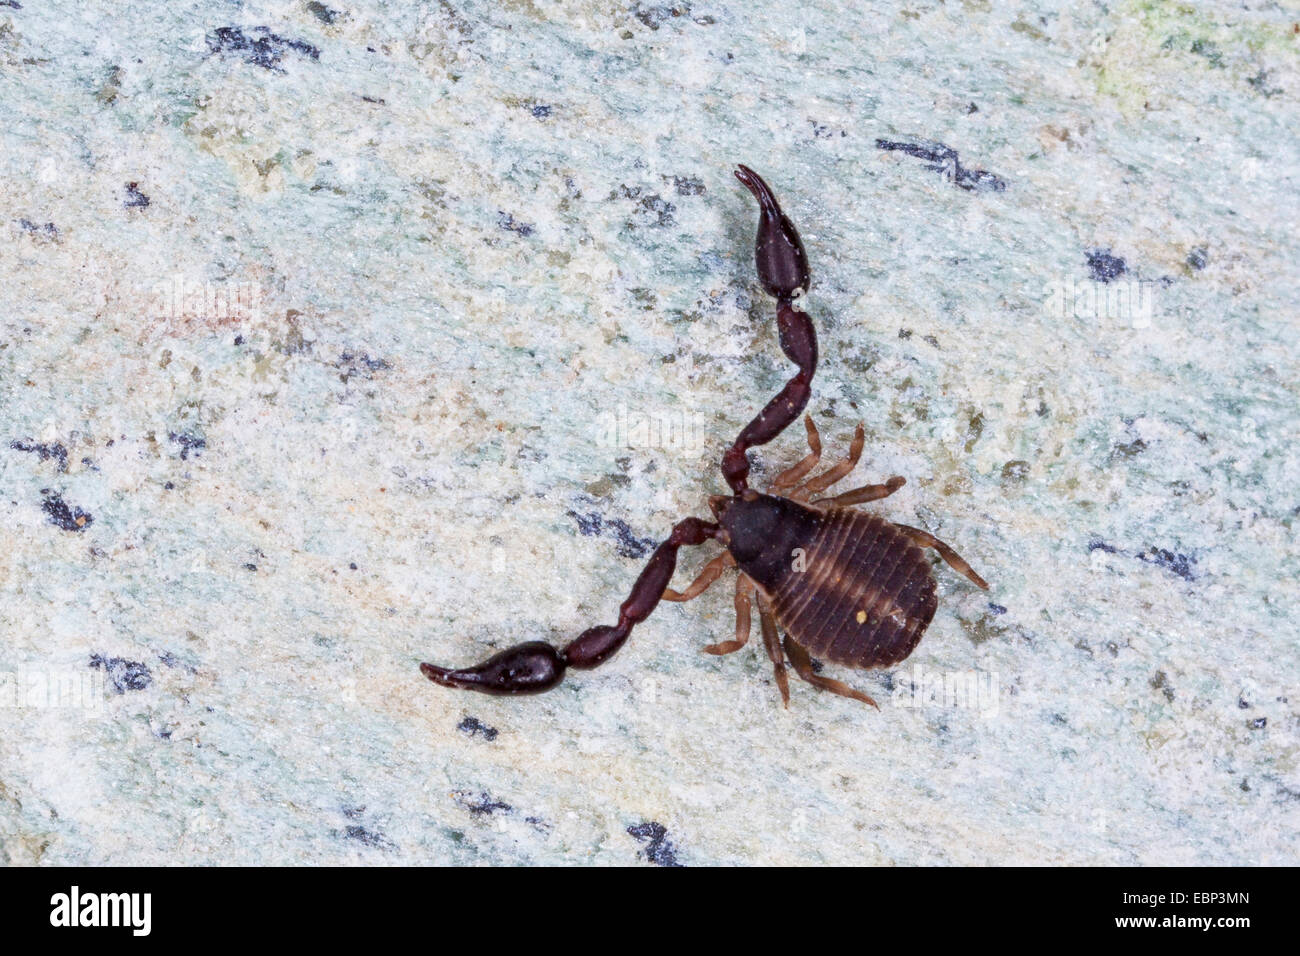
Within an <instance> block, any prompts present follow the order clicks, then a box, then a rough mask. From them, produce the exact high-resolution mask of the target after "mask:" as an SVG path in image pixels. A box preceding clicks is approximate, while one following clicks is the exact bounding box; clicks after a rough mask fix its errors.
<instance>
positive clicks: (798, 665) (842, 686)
mask: <svg viewBox="0 0 1300 956" xmlns="http://www.w3.org/2000/svg"><path fill="white" fill-rule="evenodd" d="M785 654H786V656H787V657H788V658H790V664H791V665H792V666H793V667H794V672H795V673H796V674H798V675H799V676H800V677H802V678H803V679H804V680H806V681H807V682H808V683H810V684H812V685H813V686H814V687H816V688H817V689H818V690H828V691H830V692H831V693H832V694H839V695H840V696H841V697H852V698H853V699H854V700H860V701H862V703H864V704H870V705H871V706H872V707H874V708H876V710H879V709H880V705H879V704H877V703H876V702H875V701H874V700H872V699H871V698H870V697H868V696H867V695H866V694H864V693H862V691H860V690H854V689H853V688H852V687H850V686H849V685H848V684H846V683H844V682H843V681H839V680H832V679H831V678H829V677H822V676H821V675H820V674H818V673H817V672H816V671H814V670H813V663H812V658H811V657H809V656H808V652H807V651H806V650H804V649H803V648H802V647H800V646H799V645H798V644H796V643H795V642H794V641H792V640H790V635H789V634H787V635H786V636H785Z"/></svg>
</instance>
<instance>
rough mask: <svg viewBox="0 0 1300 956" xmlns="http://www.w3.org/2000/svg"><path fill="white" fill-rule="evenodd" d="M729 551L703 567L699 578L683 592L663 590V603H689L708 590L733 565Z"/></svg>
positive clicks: (733, 561) (670, 589) (733, 560)
mask: <svg viewBox="0 0 1300 956" xmlns="http://www.w3.org/2000/svg"><path fill="white" fill-rule="evenodd" d="M735 563H736V562H735V559H734V558H732V556H731V552H730V551H723V552H722V553H721V554H720V555H718V556H717V557H716V558H714V559H713V560H712V561H710V562H709V563H708V564H706V565H705V566H704V570H702V571H701V572H700V576H699V577H697V578H696V579H695V580H694V581H692V582H691V586H690V587H688V588H687V589H686V590H685V591H674V590H673V589H672V588H664V593H663V600H665V601H689V600H691V599H693V598H697V597H699V596H700V595H701V594H703V593H704V592H705V591H707V590H708V589H709V585H710V584H712V583H713V582H714V581H716V580H718V578H719V577H721V575H722V572H723V571H725V570H727V568H729V567H731V566H732V565H733V564H735Z"/></svg>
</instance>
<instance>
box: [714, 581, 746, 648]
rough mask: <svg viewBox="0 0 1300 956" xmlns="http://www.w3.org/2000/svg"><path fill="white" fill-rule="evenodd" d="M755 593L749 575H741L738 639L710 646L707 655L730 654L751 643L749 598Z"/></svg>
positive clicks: (737, 609) (738, 592)
mask: <svg viewBox="0 0 1300 956" xmlns="http://www.w3.org/2000/svg"><path fill="white" fill-rule="evenodd" d="M753 593H754V582H753V581H752V580H751V579H750V577H749V575H747V574H742V575H740V577H738V578H737V579H736V639H735V640H734V641H721V642H719V643H717V644H710V645H709V646H708V647H706V648H704V653H705V654H719V655H721V654H730V653H732V652H733V651H738V650H740V649H741V648H742V647H744V646H745V645H746V644H748V643H749V632H750V626H749V606H750V605H749V596H750V595H751V594H753Z"/></svg>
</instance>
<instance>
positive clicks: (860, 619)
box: [858, 611, 867, 624]
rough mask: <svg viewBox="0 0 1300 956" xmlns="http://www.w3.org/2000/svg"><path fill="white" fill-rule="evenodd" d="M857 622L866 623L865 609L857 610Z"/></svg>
mask: <svg viewBox="0 0 1300 956" xmlns="http://www.w3.org/2000/svg"><path fill="white" fill-rule="evenodd" d="M858 623H859V624H866V623H867V612H866V611H859V612H858Z"/></svg>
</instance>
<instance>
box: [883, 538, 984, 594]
mask: <svg viewBox="0 0 1300 956" xmlns="http://www.w3.org/2000/svg"><path fill="white" fill-rule="evenodd" d="M895 527H896V528H898V529H899V530H900V531H906V532H907V536H908V537H909V538H911V539H912V540H913V541H915V542H916V543H917V544H919V545H921V546H922V547H925V548H934V550H936V551H938V552H939V557H941V558H943V559H944V560H945V561H947V562H948V566H949V567H950V568H952V569H953V570H954V571H959V572H961V573H962V574H964V575H966V577H968V578H970V579H971V582H972V583H973V584H974V585H975V586H976V587H978V588H983V589H984V590H985V591H987V590H988V589H989V584H988V582H987V581H985V580H984V579H983V578H982V577H980V576H979V575H978V574H976V573H975V570H974V568H972V567H971V566H970V565H969V564H967V563H966V562H965V561H964V560H963V559H962V556H961V555H960V554H958V553H957V552H956V551H954V550H953V549H952V548H950V547H948V546H947V545H946V544H944V543H943V542H942V541H940V540H939V539H938V538H936V537H935V536H934V535H932V534H930V532H928V531H922V530H921V529H920V528H913V527H910V526H908V525H905V524H900V525H895Z"/></svg>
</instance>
